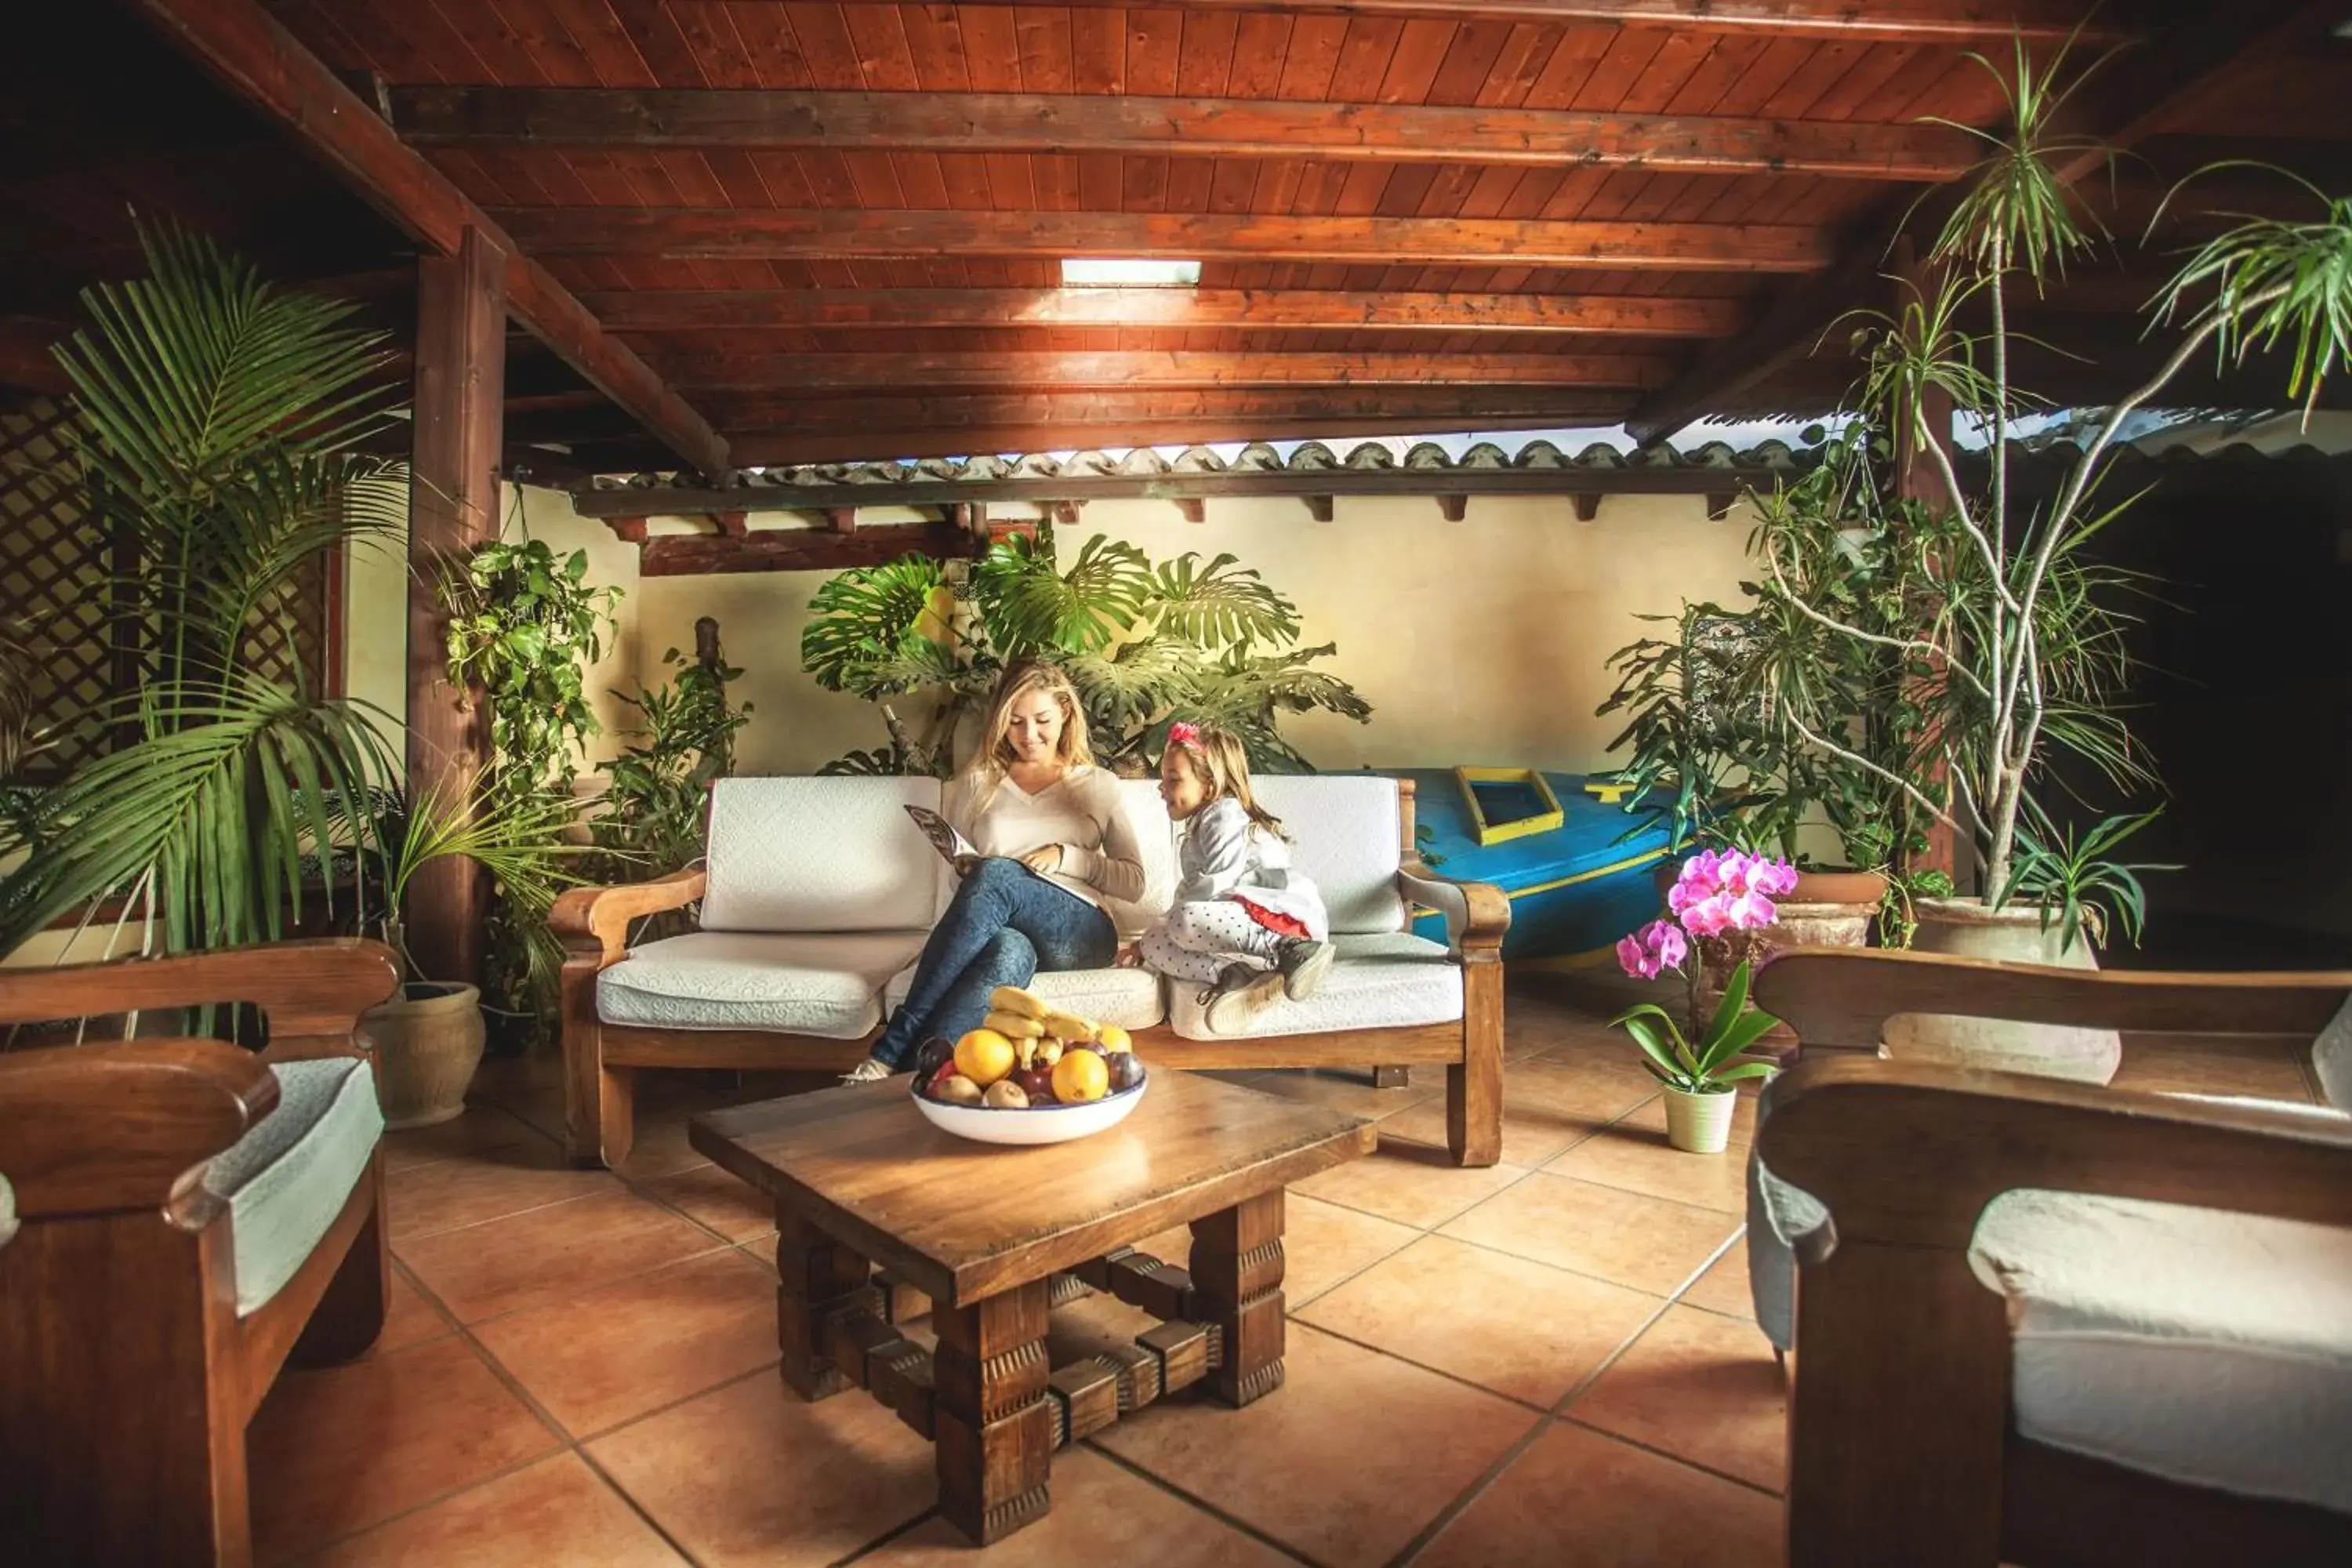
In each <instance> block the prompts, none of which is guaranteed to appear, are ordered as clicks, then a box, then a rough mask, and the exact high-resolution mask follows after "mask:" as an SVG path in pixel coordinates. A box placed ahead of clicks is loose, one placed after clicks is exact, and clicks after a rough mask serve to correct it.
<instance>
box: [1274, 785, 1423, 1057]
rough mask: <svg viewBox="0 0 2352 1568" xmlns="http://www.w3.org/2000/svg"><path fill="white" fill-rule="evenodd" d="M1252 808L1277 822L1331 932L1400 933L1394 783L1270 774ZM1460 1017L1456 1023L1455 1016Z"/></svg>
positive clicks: (1401, 918)
mask: <svg viewBox="0 0 2352 1568" xmlns="http://www.w3.org/2000/svg"><path fill="white" fill-rule="evenodd" d="M1250 787H1251V789H1252V791H1253V792H1254V793H1255V795H1256V796H1257V803H1258V804H1259V805H1262V806H1264V807H1265V809H1266V810H1268V811H1270V812H1272V813H1274V815H1275V816H1278V817H1280V818H1281V819H1282V830H1283V831H1284V832H1285V833H1286V834H1288V835H1289V836H1290V840H1291V845H1292V849H1291V860H1292V863H1293V864H1294V865H1296V866H1297V868H1298V869H1299V870H1300V871H1302V872H1304V873H1306V874H1307V876H1309V877H1311V878H1313V879H1315V886H1316V888H1317V889H1318V890H1320V891H1321V893H1322V895H1323V907H1324V908H1325V909H1327V910H1329V911H1330V914H1331V929H1332V930H1333V931H1355V932H1363V931H1402V930H1403V929H1404V925H1405V919H1404V915H1405V910H1404V900H1403V899H1402V897H1401V896H1400V895H1399V894H1398V892H1397V868H1398V867H1399V866H1400V865H1402V863H1403V858H1402V851H1401V848H1400V847H1399V845H1398V842H1397V781H1396V780H1394V779H1390V778H1380V777H1377V776H1375V775H1373V774H1371V773H1307V774H1298V773H1267V774H1264V775H1262V776H1260V777H1258V778H1256V779H1254V780H1252V781H1251V786H1250ZM1457 1016H1458V1015H1457Z"/></svg>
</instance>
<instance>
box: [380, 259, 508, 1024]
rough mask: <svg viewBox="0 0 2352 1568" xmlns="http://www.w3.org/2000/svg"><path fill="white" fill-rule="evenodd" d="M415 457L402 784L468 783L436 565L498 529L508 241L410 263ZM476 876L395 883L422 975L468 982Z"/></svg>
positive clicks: (465, 725) (481, 896) (468, 749)
mask: <svg viewBox="0 0 2352 1568" xmlns="http://www.w3.org/2000/svg"><path fill="white" fill-rule="evenodd" d="M416 268H417V276H416V388H415V405H416V410H415V450H414V464H415V467H414V470H413V472H412V474H411V476H410V479H409V489H408V565H409V580H408V788H409V794H410V798H411V799H417V798H420V797H422V796H423V795H425V794H426V793H428V792H430V793H435V794H437V795H440V796H441V797H442V798H443V799H455V800H463V799H467V798H468V797H469V796H470V795H471V793H472V790H473V786H474V780H475V778H476V776H477V775H478V773H480V772H481V769H482V766H483V764H484V763H485V762H486V761H487V760H488V754H489V721H488V713H486V712H485V711H484V710H482V708H481V706H480V704H479V703H478V702H467V701H466V700H465V699H466V694H465V693H463V692H460V691H458V690H457V689H455V688H454V687H452V686H451V685H450V684H449V679H448V659H447V642H446V637H447V619H446V616H444V614H443V613H442V609H441V595H440V584H441V580H442V577H443V575H444V574H445V573H446V572H448V571H450V570H452V569H454V568H457V567H459V566H461V565H462V563H463V562H464V560H465V558H466V556H467V554H468V553H470V552H471V551H472V550H473V549H474V547H475V546H476V545H478V544H480V543H482V542H484V541H487V540H490V539H494V538H496V537H497V536H498V531H499V479H498V467H499V419H500V414H501V405H502V403H503V401H504V398H505V391H506V331H507V254H506V252H505V250H504V249H502V248H501V247H499V244H498V243H497V242H496V241H495V240H493V239H491V238H490V237H488V236H487V235H485V234H484V233H483V232H482V231H481V230H479V229H476V228H469V229H467V231H466V233H465V237H464V240H463V242H462V243H461V244H460V245H459V247H458V249H457V254H456V255H455V256H449V257H436V256H428V257H425V258H422V259H420V260H419V261H418V262H417V264H416ZM488 902H489V899H488V880H487V879H486V878H484V876H483V875H482V873H481V870H480V868H478V867H477V866H476V865H474V863H473V862H472V861H470V860H466V859H462V858H458V857H456V856H445V857H443V858H439V859H436V860H433V861H430V862H428V863H427V864H426V865H425V866H424V867H422V868H420V869H419V870H418V871H417V873H416V876H415V879H413V880H412V881H411V882H410V883H409V887H408V904H407V909H406V910H405V911H404V919H405V921H406V927H407V940H408V948H409V951H410V952H412V953H413V954H415V959H416V963H417V967H418V969H419V971H420V972H421V973H422V974H423V975H424V976H425V978H428V979H435V980H459V981H465V982H467V983H468V984H471V983H473V982H476V981H478V980H479V979H480V977H481V966H482V946H483V942H482V921H483V917H484V915H485V913H486V912H487V910H488Z"/></svg>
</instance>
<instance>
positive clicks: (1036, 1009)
mask: <svg viewBox="0 0 2352 1568" xmlns="http://www.w3.org/2000/svg"><path fill="white" fill-rule="evenodd" d="M988 1010H989V1011H990V1012H992V1013H1010V1014H1012V1015H1013V1016H1014V1017H1017V1018H1043V1017H1044V1016H1045V1015H1046V1013H1047V1012H1048V1011H1049V1010H1050V1009H1048V1008H1047V1007H1046V1005H1045V1001H1044V999H1043V998H1041V997H1038V996H1036V995H1034V994H1031V993H1029V992H1027V991H1024V990H1022V989H1021V987H1019V986H1018V985H1000V986H998V987H997V988H996V989H995V990H993V991H992V992H990V993H989V994H988Z"/></svg>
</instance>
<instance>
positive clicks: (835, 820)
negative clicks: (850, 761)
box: [702, 778, 942, 931]
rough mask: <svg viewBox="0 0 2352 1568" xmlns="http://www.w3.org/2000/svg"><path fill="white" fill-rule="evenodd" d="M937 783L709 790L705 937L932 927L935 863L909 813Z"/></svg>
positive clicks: (935, 804)
mask: <svg viewBox="0 0 2352 1568" xmlns="http://www.w3.org/2000/svg"><path fill="white" fill-rule="evenodd" d="M909 805H921V806H928V807H929V808H930V809H931V810H933V811H937V810H938V809H939V805H940V783H939V781H938V780H937V779H932V778H740V779H720V780H719V782H718V783H717V784H714V785H712V786H711V791H710V828H709V837H708V839H707V840H706V843H705V857H706V861H707V864H708V866H709V876H710V885H709V890H708V891H706V892H705V893H704V894H703V896H702V929H703V930H704V931H910V930H913V929H916V928H918V927H920V926H925V925H928V924H929V923H930V921H931V917H932V912H933V910H935V908H936V907H937V904H938V900H939V888H940V867H941V865H942V862H941V861H940V857H939V853H938V851H936V850H934V849H933V848H932V847H931V846H930V841H929V839H927V838H925V837H923V836H922V834H921V833H919V832H918V831H917V830H916V827H915V825H914V824H913V823H911V822H909V821H908V820H907V813H906V810H905V808H906V807H907V806H909Z"/></svg>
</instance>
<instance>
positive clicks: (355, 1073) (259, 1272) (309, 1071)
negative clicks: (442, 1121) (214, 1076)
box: [205, 1057, 383, 1318]
mask: <svg viewBox="0 0 2352 1568" xmlns="http://www.w3.org/2000/svg"><path fill="white" fill-rule="evenodd" d="M269 1070H270V1071H271V1072H272V1073H274V1074H276V1075H277V1078H278V1108H277V1109H276V1110H272V1111H271V1112H270V1113H269V1114H268V1115H267V1116H265V1117H263V1118H262V1119H261V1120H260V1121H257V1122H256V1123H255V1124H254V1125H253V1127H252V1128H251V1129H250V1130H249V1131H247V1133H246V1135H245V1136H244V1137H242V1138H240V1139H238V1140H237V1141H236V1142H235V1143H234V1144H232V1145H230V1146H229V1147H228V1148H227V1149H225V1150H223V1151H222V1152H220V1153H218V1154H216V1155H215V1156H214V1157H213V1161H212V1163H211V1164H210V1165H209V1166H207V1167H206V1168H205V1190H206V1191H208V1192H210V1193H211V1194H214V1195H215V1197H221V1198H226V1199H227V1200H228V1205H229V1225H230V1231H231V1234H232V1236H233V1237H235V1241H236V1246H235V1249H234V1250H235V1256H236V1315H237V1316H238V1317H240V1318H242V1317H245V1316H247V1314H249V1313H251V1312H255V1311H257V1310H260V1309H261V1308H263V1307H266V1306H268V1304H269V1302H270V1300H272V1299H273V1298H275V1297H276V1296H277V1294H278V1291H280V1290H282V1289H285V1288H286V1282H287V1281H288V1280H289V1279H293V1278H294V1275H295V1272H296V1271H297V1270H298V1269H299V1268H301V1267H302V1265H303V1264H304V1263H305V1262H307V1261H309V1259H310V1254H311V1253H312V1252H314V1251H316V1250H317V1249H318V1246H319V1242H320V1238H321V1237H324V1236H325V1235H326V1234H327V1227H328V1226H331V1225H333V1224H334V1223H335V1216H336V1215H338V1214H340V1213H341V1212H342V1207H343V1205H344V1203H345V1202H347V1201H348V1200H349V1199H350V1197H351V1195H352V1188H353V1187H354V1186H356V1185H358V1184H359V1180H360V1177H361V1176H362V1174H364V1173H366V1171H367V1167H368V1160H369V1158H370V1157H371V1156H372V1155H373V1154H374V1152H375V1146H376V1143H377V1142H379V1141H380V1140H381V1139H382V1138H383V1110H381V1109H379V1108H378V1107H377V1105H376V1100H375V1074H374V1073H373V1071H372V1070H371V1069H370V1068H369V1067H368V1064H367V1063H366V1062H365V1061H363V1060H362V1059H361V1058H358V1057H322V1058H319V1059H317V1060H315V1061H300V1062H282V1063H279V1064H278V1065H275V1066H273V1067H272V1068H270V1069H269Z"/></svg>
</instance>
